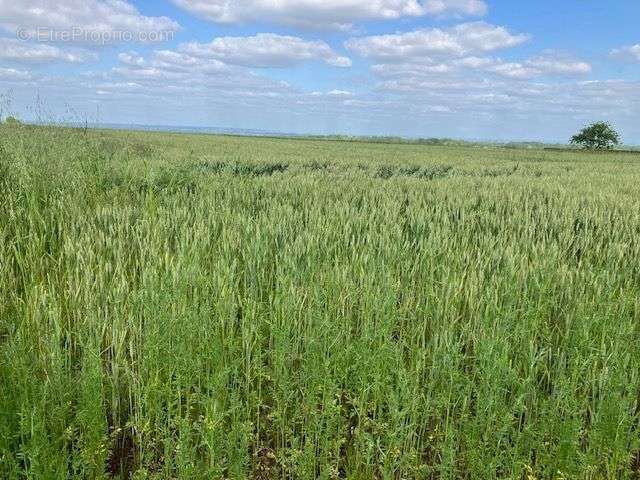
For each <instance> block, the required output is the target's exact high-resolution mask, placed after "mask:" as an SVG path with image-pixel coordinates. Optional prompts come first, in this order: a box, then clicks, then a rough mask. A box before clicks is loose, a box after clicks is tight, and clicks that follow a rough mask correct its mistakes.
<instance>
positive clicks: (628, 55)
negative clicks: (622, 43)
mask: <svg viewBox="0 0 640 480" xmlns="http://www.w3.org/2000/svg"><path fill="white" fill-rule="evenodd" d="M610 54H611V57H613V58H615V59H618V60H624V61H631V62H640V43H638V44H636V45H628V46H626V47H621V48H614V49H613V50H611V52H610Z"/></svg>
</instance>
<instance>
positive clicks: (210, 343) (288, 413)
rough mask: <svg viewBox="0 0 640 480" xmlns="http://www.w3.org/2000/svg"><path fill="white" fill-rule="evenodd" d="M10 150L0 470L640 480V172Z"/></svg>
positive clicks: (0, 237) (506, 162) (182, 146)
mask: <svg viewBox="0 0 640 480" xmlns="http://www.w3.org/2000/svg"><path fill="white" fill-rule="evenodd" d="M0 135H1V137H0V478H2V479H7V480H13V479H16V480H17V479H63V478H74V479H106V478H123V479H124V478H132V479H136V480H142V479H217V478H219V479H245V478H254V479H272V478H273V479H279V478H282V479H312V478H320V479H338V478H345V479H367V480H368V479H492V478H504V479H529V480H533V479H570V478H575V479H619V478H620V479H625V478H626V479H632V478H637V476H638V475H639V474H640V434H639V429H640V425H639V422H640V160H639V158H638V157H637V156H634V155H622V154H615V153H611V154H602V155H594V154H586V153H579V152H558V151H553V152H550V151H544V150H516V149H500V148H487V149H482V148H462V147H438V146H425V145H412V144H399V145H392V144H376V143H364V142H362V143H355V142H332V141H319V140H296V139H268V138H262V139H257V138H237V137H223V136H197V135H192V136H188V135H170V134H150V133H133V132H88V133H87V132H82V131H76V130H71V129H62V128H44V127H28V126H18V127H2V128H0Z"/></svg>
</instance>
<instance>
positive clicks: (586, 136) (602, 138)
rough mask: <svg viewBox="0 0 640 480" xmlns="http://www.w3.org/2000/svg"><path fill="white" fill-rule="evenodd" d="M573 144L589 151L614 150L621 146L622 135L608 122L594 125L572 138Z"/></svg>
mask: <svg viewBox="0 0 640 480" xmlns="http://www.w3.org/2000/svg"><path fill="white" fill-rule="evenodd" d="M571 143H572V144H574V145H581V146H582V147H583V148H586V149H588V150H612V149H613V147H614V146H616V145H619V144H620V135H619V134H618V132H616V131H615V130H614V129H613V127H612V126H611V125H610V124H609V123H607V122H596V123H592V124H591V125H589V126H588V127H585V128H583V129H582V131H581V132H580V133H578V134H577V135H574V136H573V137H572V138H571Z"/></svg>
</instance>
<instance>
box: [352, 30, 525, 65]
mask: <svg viewBox="0 0 640 480" xmlns="http://www.w3.org/2000/svg"><path fill="white" fill-rule="evenodd" d="M528 39H529V37H528V35H525V34H512V33H511V32H509V31H508V30H507V29H506V28H504V27H500V26H496V25H491V24H489V23H486V22H472V23H462V24H459V25H456V26H454V27H451V28H448V29H440V28H432V29H422V30H416V31H412V32H405V33H396V34H390V35H376V36H370V37H361V38H353V39H350V40H348V41H347V42H345V47H346V48H348V49H349V50H352V51H354V52H356V53H357V54H359V55H361V56H363V57H366V58H372V59H375V60H383V61H386V62H394V61H397V62H404V61H425V60H430V59H431V58H432V57H462V56H466V55H473V54H479V53H487V52H491V51H494V50H499V49H504V48H509V47H514V46H516V45H520V44H522V43H524V42H526V41H527V40H528Z"/></svg>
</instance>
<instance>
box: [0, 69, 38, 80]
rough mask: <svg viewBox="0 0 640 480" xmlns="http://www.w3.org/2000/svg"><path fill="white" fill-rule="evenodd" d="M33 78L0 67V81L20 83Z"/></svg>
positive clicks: (27, 73)
mask: <svg viewBox="0 0 640 480" xmlns="http://www.w3.org/2000/svg"><path fill="white" fill-rule="evenodd" d="M32 78H33V77H32V75H31V74H30V73H29V72H26V71H24V70H16V69H15V68H2V67H0V80H2V81H8V82H19V81H20V82H21V81H27V80H31V79H32Z"/></svg>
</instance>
